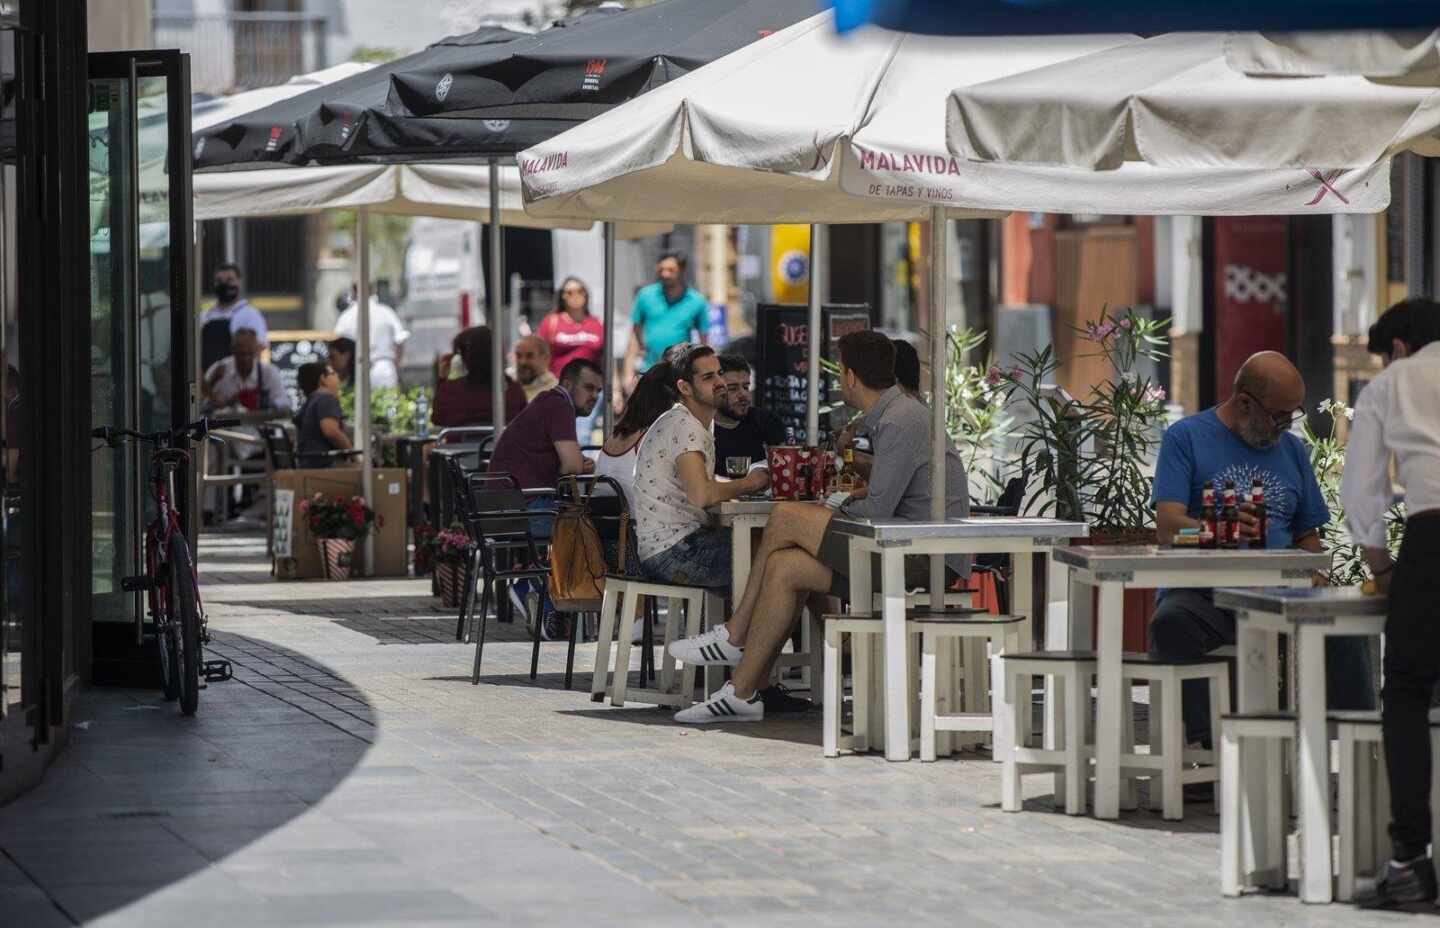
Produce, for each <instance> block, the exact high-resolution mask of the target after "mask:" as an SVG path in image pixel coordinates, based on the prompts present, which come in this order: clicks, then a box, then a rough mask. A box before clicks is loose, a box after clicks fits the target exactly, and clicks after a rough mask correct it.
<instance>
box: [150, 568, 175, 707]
mask: <svg viewBox="0 0 1440 928" xmlns="http://www.w3.org/2000/svg"><path fill="white" fill-rule="evenodd" d="M146 547H147V548H148V552H147V555H146V573H147V574H149V575H150V576H152V577H154V576H156V571H157V568H158V566H159V557H158V556H157V555H158V552H157V551H156V550H155V544H154V542H153V541H150V540H148V539H147V541H146ZM174 615H175V610H174V609H172V608H171V596H170V584H169V583H168V582H162V583H158V584H157V585H156V586H155V588H154V589H153V590H151V591H150V618H151V619H152V620H154V622H155V651H156V653H157V654H158V655H159V657H160V692H161V693H162V694H164V696H165V701H166V702H173V701H174V700H176V699H179V698H180V674H179V672H178V670H177V667H178V666H179V661H178V655H176V653H175V635H174V631H175V626H174V625H173V624H172V619H173V617H174Z"/></svg>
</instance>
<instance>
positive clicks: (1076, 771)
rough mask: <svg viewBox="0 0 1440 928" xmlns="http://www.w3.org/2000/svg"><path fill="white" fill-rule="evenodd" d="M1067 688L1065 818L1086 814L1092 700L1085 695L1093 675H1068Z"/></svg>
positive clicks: (1075, 673)
mask: <svg viewBox="0 0 1440 928" xmlns="http://www.w3.org/2000/svg"><path fill="white" fill-rule="evenodd" d="M1065 686H1066V688H1067V689H1069V690H1070V692H1069V694H1068V696H1067V697H1066V700H1065V814H1066V815H1084V814H1085V787H1086V784H1087V782H1088V780H1089V779H1090V778H1089V777H1087V776H1085V773H1084V767H1083V766H1082V764H1083V762H1084V761H1083V758H1084V752H1085V737H1084V736H1083V735H1082V734H1081V732H1083V731H1084V730H1085V716H1087V715H1089V712H1087V711H1085V710H1087V709H1089V702H1090V701H1089V700H1088V699H1086V698H1085V696H1084V694H1085V693H1086V692H1088V691H1089V689H1090V675H1089V674H1087V673H1083V672H1081V671H1079V670H1077V671H1075V672H1074V673H1071V674H1069V675H1067V677H1066V678H1065Z"/></svg>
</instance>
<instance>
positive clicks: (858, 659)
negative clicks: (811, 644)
mask: <svg viewBox="0 0 1440 928" xmlns="http://www.w3.org/2000/svg"><path fill="white" fill-rule="evenodd" d="M824 622H825V651H824V684H823V694H822V696H821V699H822V700H823V702H824V705H823V707H822V708H823V715H822V723H821V724H822V728H823V730H822V733H821V743H822V747H823V750H824V754H825V756H826V757H839V756H840V750H841V748H848V749H850V750H852V751H866V750H869V747H870V735H869V732H870V709H871V705H870V703H871V697H872V689H873V687H872V685H871V674H872V667H871V663H872V660H871V658H872V657H873V655H874V649H873V647H872V645H873V643H874V642H873V640H872V636H881V635H882V633H883V632H884V630H885V626H884V621H883V620H882V619H881V618H880V616H878V615H827V616H825V618H824ZM846 635H849V636H850V688H851V691H852V693H853V694H854V700H853V705H852V716H851V730H852V731H853V732H854V734H852V735H851V736H850V737H848V738H847V737H844V735H843V733H842V732H841V730H840V716H841V714H842V710H843V708H844V706H843V704H844V701H845V680H844V674H843V673H842V672H841V661H840V655H841V652H842V646H843V645H844V642H845V636H846Z"/></svg>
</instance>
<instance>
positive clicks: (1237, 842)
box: [1220, 712, 1295, 896]
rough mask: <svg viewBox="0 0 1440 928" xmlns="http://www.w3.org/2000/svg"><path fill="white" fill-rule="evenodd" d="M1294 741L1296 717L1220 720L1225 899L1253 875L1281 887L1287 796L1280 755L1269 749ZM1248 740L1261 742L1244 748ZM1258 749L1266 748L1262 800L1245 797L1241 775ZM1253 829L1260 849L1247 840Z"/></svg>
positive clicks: (1270, 715)
mask: <svg viewBox="0 0 1440 928" xmlns="http://www.w3.org/2000/svg"><path fill="white" fill-rule="evenodd" d="M1294 740H1295V716H1293V715H1291V714H1289V713H1284V712H1275V713H1255V714H1247V715H1227V716H1225V717H1224V718H1222V719H1221V720H1220V892H1221V893H1222V894H1224V895H1226V896H1238V895H1240V893H1241V892H1242V891H1243V890H1244V888H1245V886H1246V885H1247V884H1248V883H1249V880H1250V878H1251V875H1252V874H1255V875H1259V876H1260V877H1261V878H1262V879H1263V880H1264V885H1267V886H1269V887H1270V888H1272V889H1284V888H1285V881H1286V871H1285V838H1286V831H1287V826H1288V823H1289V821H1290V816H1289V810H1288V809H1287V808H1286V806H1287V804H1288V799H1289V792H1288V791H1287V790H1286V789H1285V788H1284V784H1283V780H1282V770H1281V766H1282V765H1281V763H1280V757H1281V751H1279V750H1269V749H1271V748H1278V747H1282V746H1283V745H1284V743H1285V742H1286V741H1292V742H1293V741H1294ZM1252 741H1260V742H1262V744H1261V745H1249V746H1247V744H1248V742H1252ZM1257 746H1259V747H1265V748H1267V751H1266V757H1267V761H1268V762H1267V763H1266V764H1265V769H1264V776H1263V780H1264V787H1263V792H1264V795H1263V796H1253V795H1251V794H1250V784H1249V783H1248V782H1247V778H1246V777H1245V775H1244V772H1245V766H1246V765H1245V763H1244V761H1245V752H1246V751H1248V750H1253V748H1254V747H1257ZM1257 830H1259V831H1261V833H1263V835H1264V841H1263V847H1262V846H1259V844H1260V842H1255V841H1253V840H1251V836H1252V835H1253V834H1254V833H1255V832H1256V831H1257ZM1252 847H1253V848H1254V852H1253V854H1252V851H1251V850H1250V849H1251V848H1252ZM1252 856H1253V857H1254V859H1250V858H1251V857H1252Z"/></svg>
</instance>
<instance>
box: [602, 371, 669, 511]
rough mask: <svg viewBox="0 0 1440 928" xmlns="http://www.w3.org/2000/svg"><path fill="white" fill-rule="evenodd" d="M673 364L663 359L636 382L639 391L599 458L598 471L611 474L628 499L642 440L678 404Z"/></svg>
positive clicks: (603, 447) (623, 413)
mask: <svg viewBox="0 0 1440 928" xmlns="http://www.w3.org/2000/svg"><path fill="white" fill-rule="evenodd" d="M673 379H674V378H673V377H672V376H671V368H670V363H669V362H668V361H661V362H660V363H659V364H656V365H655V366H654V367H652V368H650V369H649V370H648V371H646V372H645V375H644V376H643V377H641V378H640V382H639V383H638V384H636V385H635V392H634V393H631V394H630V399H629V400H628V401H626V403H625V410H624V411H623V412H621V413H620V421H618V422H616V423H615V430H614V432H613V433H612V434H611V436H610V437H609V438H608V439H606V440H605V444H604V445H602V446H601V448H600V454H599V455H597V456H596V458H595V473H597V474H603V475H604V476H606V477H611V478H613V479H614V480H615V482H616V483H618V484H620V486H621V487H623V488H624V490H625V496H626V498H627V499H629V498H630V497H632V496H633V495H634V494H633V493H632V492H631V488H632V486H633V485H634V483H635V460H636V459H637V458H638V457H639V456H640V439H642V438H644V437H645V432H646V430H647V429H649V428H650V426H651V425H653V424H654V423H655V420H656V419H658V418H660V416H661V415H663V414H664V413H665V411H666V410H668V409H669V408H670V407H671V406H674V405H675V400H676V396H675V389H674V388H673V387H672V386H670V384H671V383H672V382H673Z"/></svg>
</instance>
